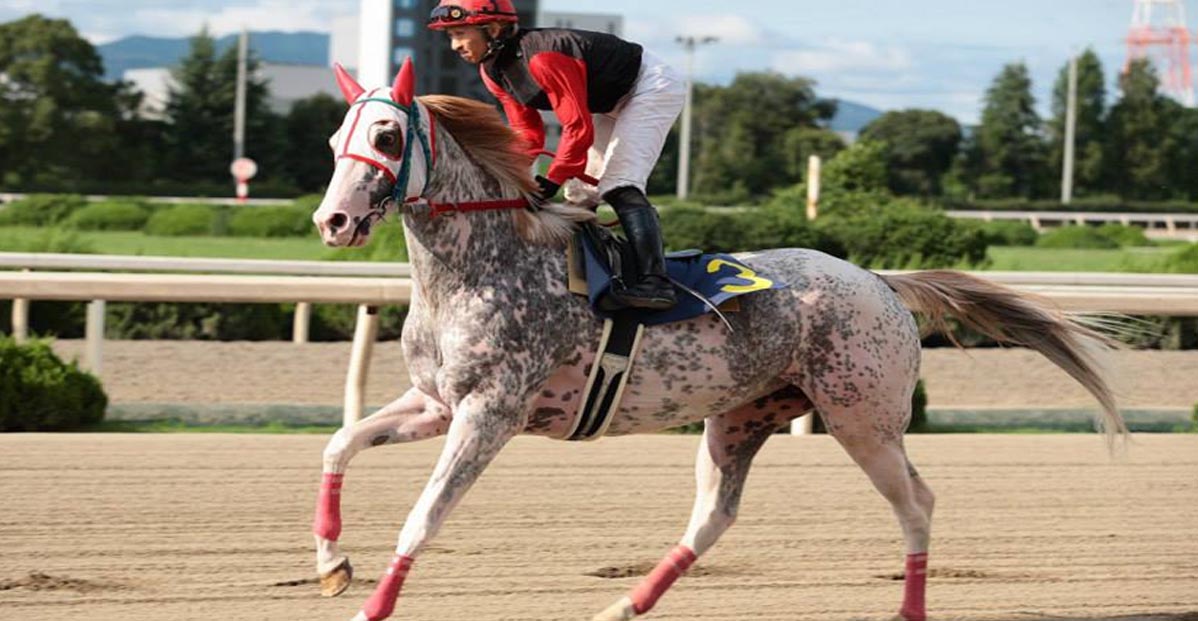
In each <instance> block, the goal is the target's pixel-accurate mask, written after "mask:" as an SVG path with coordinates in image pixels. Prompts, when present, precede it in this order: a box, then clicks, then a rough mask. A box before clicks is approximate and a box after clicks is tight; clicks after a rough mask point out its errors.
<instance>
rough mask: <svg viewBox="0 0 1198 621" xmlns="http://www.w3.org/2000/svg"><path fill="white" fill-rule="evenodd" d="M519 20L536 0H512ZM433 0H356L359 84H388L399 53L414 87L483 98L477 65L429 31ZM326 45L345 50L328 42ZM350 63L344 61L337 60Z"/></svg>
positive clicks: (533, 9)
mask: <svg viewBox="0 0 1198 621" xmlns="http://www.w3.org/2000/svg"><path fill="white" fill-rule="evenodd" d="M513 1H514V3H515V5H516V12H517V13H519V15H520V21H521V22H522V23H525V24H530V23H533V22H534V21H535V20H534V17H535V16H536V14H537V4H538V2H537V0H513ZM437 4H438V2H437V0H361V4H360V11H359V14H358V17H359V20H360V21H359V24H360V27H359V29H358V36H359V40H358V59H357V62H356V63H353V64H354V65H356V66H357V69H358V71H357V77H358V81H359V82H361V83H362V85H363V86H369V85H373V84H390V83H391V80H392V79H394V77H395V73H396V71H398V70H399V67H400V65H401V64H403V61H404V59H405V58H409V57H410V58H411V59H412V62H413V63H415V65H416V92H417V93H438V94H444V95H458V96H461V97H470V98H473V99H488V98H489V97H490V95H488V94H487V91H486V89H485V88H484V87H483V85H482V80H481V79H479V77H478V67H475V66H472V65H469V64H467V63H464V62H462V59H460V58H458V56H457V54H454V53H453V51H452V50H450V49H449V44H448V42H447V41H446V38H445V35H444V34H442V33H440V32H435V31H432V30H429V29H428V28H427V27H426V25H427V23H428V16H429V13H432V10H433V8H434V7H435V6H437ZM330 47H331V48H337V49H345V44H342V43H339V42H338V43H334V44H333V45H332V46H330ZM342 64H344V65H346V66H350V64H349V63H342Z"/></svg>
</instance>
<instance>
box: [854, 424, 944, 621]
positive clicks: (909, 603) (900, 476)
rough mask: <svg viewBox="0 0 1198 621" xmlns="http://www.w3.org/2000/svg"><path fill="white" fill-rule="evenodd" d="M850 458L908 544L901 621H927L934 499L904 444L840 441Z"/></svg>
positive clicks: (900, 442) (900, 613)
mask: <svg viewBox="0 0 1198 621" xmlns="http://www.w3.org/2000/svg"><path fill="white" fill-rule="evenodd" d="M838 439H840V440H841V445H842V446H844V448H845V450H846V451H847V452H848V454H849V455H850V456H851V457H852V458H853V460H854V461H856V462H857V464H858V465H860V466H861V469H862V470H864V471H865V474H867V475H868V476H869V478H870V480H871V481H873V484H874V487H875V488H877V490H878V491H879V492H881V494H882V496H884V497H885V498H886V500H888V501H890V506H891V508H892V509H893V510H894V514H895V516H897V517H898V521H899V524H900V525H901V526H902V529H903V538H904V539H905V541H906V548H907V562H906V572H905V577H904V591H903V605H902V608H900V609H899V616H898V619H902V620H903V621H924V620H925V619H926V618H927V613H926V606H925V604H924V598H925V591H926V587H927V569H928V544H929V542H930V539H931V526H932V508H933V505H934V504H935V497H934V496H933V495H932V490H931V488H929V487H928V486H927V484H926V483H924V481H923V479H922V478H921V477H920V476H919V473H918V472H917V471H916V470H915V467H914V466H912V465H911V462H910V460H908V459H907V455H906V451H905V450H904V449H903V444H902V441H901V440H899V441H895V442H876V441H872V440H864V441H861V440H858V439H849V440H845V439H841V438H838Z"/></svg>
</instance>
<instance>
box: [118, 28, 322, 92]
mask: <svg viewBox="0 0 1198 621" xmlns="http://www.w3.org/2000/svg"><path fill="white" fill-rule="evenodd" d="M234 45H237V35H226V36H223V37H221V38H219V39H217V40H216V50H217V53H218V54H219V53H221V52H224V51H225V50H226V49H227V48H229V47H232V46H234ZM189 49H190V43H189V40H188V38H186V37H181V38H174V39H167V38H162V37H143V36H132V37H125V38H123V39H117V40H116V41H112V42H110V43H105V44H104V45H99V46H96V50H97V51H98V52H99V53H100V57H101V58H102V59H103V60H104V77H105V78H106V79H109V80H118V79H120V77H121V76H122V75H124V74H125V71H126V70H128V69H143V68H146V67H168V66H172V65H176V64H178V63H179V61H180V60H181V59H182V58H183V57H184V56H186V55H187V51H188V50H189ZM250 49H252V50H254V53H256V54H257V55H258V58H259V59H260V60H263V61H266V62H270V63H283V64H293V65H324V64H328V62H329V35H328V33H323V32H251V33H250Z"/></svg>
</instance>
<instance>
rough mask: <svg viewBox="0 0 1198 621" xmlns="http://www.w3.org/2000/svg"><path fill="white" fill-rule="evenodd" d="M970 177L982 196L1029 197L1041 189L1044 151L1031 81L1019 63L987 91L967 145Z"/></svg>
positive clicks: (1008, 67)
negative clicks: (980, 118)
mask: <svg viewBox="0 0 1198 621" xmlns="http://www.w3.org/2000/svg"><path fill="white" fill-rule="evenodd" d="M972 147H973V148H974V149H975V150H976V152H975V153H972V154H968V156H967V158H966V160H967V161H969V162H972V163H973V167H972V170H969V171H968V173H969V176H970V178H971V181H972V184H973V186H974V189H975V191H976V192H977V193H978V194H979V195H980V196H983V197H989V198H1005V197H1023V198H1033V197H1034V195H1035V194H1037V190H1039V189H1040V188H1041V186H1042V183H1043V181H1045V179H1046V177H1045V175H1044V164H1045V148H1044V142H1043V140H1042V138H1041V132H1040V117H1039V115H1038V114H1036V100H1035V98H1034V97H1033V96H1032V80H1031V78H1030V77H1029V76H1028V71H1027V66H1026V65H1024V64H1023V63H1015V64H1011V65H1007V66H1006V67H1004V68H1003V70H1002V72H1001V73H999V74H998V77H997V78H995V80H994V83H993V84H991V86H990V89H989V90H987V91H986V98H985V107H984V108H983V110H982V123H981V125H980V126H979V127H978V128H977V132H976V135H975V136H974V140H973V141H972Z"/></svg>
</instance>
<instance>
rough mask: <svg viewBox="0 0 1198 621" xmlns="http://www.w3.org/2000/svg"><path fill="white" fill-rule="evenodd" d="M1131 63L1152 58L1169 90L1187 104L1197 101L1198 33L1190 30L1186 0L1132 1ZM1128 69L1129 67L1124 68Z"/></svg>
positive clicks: (1162, 83)
mask: <svg viewBox="0 0 1198 621" xmlns="http://www.w3.org/2000/svg"><path fill="white" fill-rule="evenodd" d="M1132 1H1133V2H1134V3H1135V9H1134V10H1133V12H1132V16H1131V29H1130V30H1129V31H1128V33H1127V62H1128V64H1130V63H1131V61H1133V60H1139V59H1141V58H1149V59H1151V60H1152V61H1153V63H1154V64H1155V65H1156V68H1157V71H1159V72H1160V76H1161V86H1162V88H1163V90H1164V92H1165V93H1167V94H1169V95H1172V96H1173V97H1176V98H1177V99H1178V100H1179V101H1181V102H1182V103H1184V104H1185V105H1187V106H1193V105H1194V103H1195V84H1194V71H1193V61H1192V58H1191V53H1192V52H1193V50H1194V48H1195V45H1196V44H1198V36H1196V35H1195V33H1194V32H1192V31H1190V29H1189V27H1188V22H1187V21H1186V7H1185V3H1184V2H1183V0H1132ZM1124 70H1126V66H1125V67H1124Z"/></svg>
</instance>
